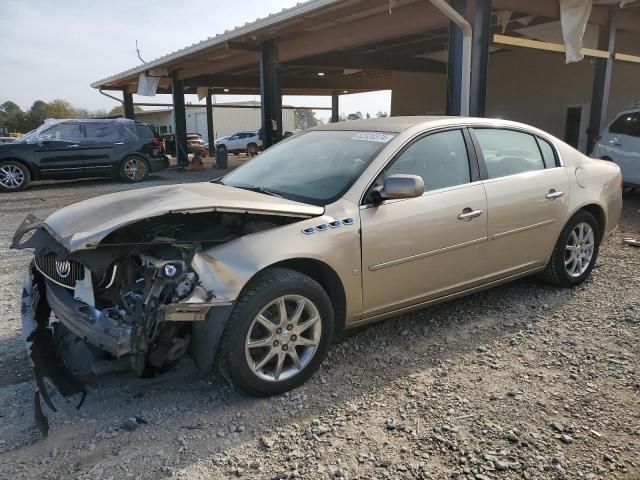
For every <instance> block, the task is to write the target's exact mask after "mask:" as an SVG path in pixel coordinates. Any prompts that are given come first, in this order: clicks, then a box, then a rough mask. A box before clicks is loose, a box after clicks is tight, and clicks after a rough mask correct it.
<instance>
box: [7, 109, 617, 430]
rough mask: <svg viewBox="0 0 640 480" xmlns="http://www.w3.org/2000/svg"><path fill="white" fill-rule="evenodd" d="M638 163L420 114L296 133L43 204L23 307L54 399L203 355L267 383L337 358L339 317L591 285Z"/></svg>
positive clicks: (301, 376) (25, 235)
mask: <svg viewBox="0 0 640 480" xmlns="http://www.w3.org/2000/svg"><path fill="white" fill-rule="evenodd" d="M621 206H622V196H621V176H620V171H619V169H618V167H617V166H616V165H615V164H612V163H610V162H604V161H599V160H593V159H590V158H588V157H586V156H584V155H582V154H581V153H579V152H578V151H576V150H574V149H573V148H571V147H570V146H568V145H566V144H564V143H563V142H561V141H560V140H558V139H556V138H554V137H552V136H550V135H548V134H546V133H545V132H542V131H540V130H537V129H535V128H532V127H528V126H526V125H522V124H517V123H514V122H507V121H497V120H486V119H464V118H447V117H406V118H388V119H376V120H364V121H358V122H343V123H338V124H333V125H328V126H323V127H319V128H317V129H313V130H311V131H308V132H306V133H303V134H300V135H296V136H294V137H291V138H289V139H287V140H285V141H283V142H281V143H280V144H278V145H276V146H275V147H272V148H270V149H269V150H267V151H265V152H264V153H262V154H261V155H259V156H258V157H256V158H255V159H253V160H252V161H250V162H248V163H247V164H246V165H244V166H243V167H241V168H239V169H237V170H236V171H234V172H232V173H230V174H229V175H227V176H226V177H224V178H221V179H217V180H214V181H212V182H205V183H197V184H188V185H173V186H166V187H155V188H147V189H138V190H132V191H127V192H121V193H116V194H112V195H106V196H102V197H97V198H94V199H91V200H87V201H84V202H81V203H78V204H75V205H71V206H69V207H66V208H64V209H62V210H60V211H58V212H56V213H54V214H53V215H51V216H49V217H48V218H47V219H46V220H44V221H41V220H38V219H36V218H34V217H32V216H29V217H27V219H25V221H24V222H23V224H22V225H21V226H20V227H19V229H18V231H17V232H16V235H15V238H14V241H13V244H12V247H13V248H16V249H25V248H30V249H34V251H35V255H34V258H33V261H32V263H31V267H30V271H29V277H28V279H27V281H26V282H25V287H24V292H23V298H22V321H23V328H24V332H25V338H26V339H27V344H28V348H29V353H30V358H31V360H32V362H33V364H34V371H35V377H36V384H37V392H36V397H35V399H36V418H37V420H38V423H39V424H40V425H41V428H42V429H43V431H46V429H47V424H46V418H45V417H44V415H43V414H42V410H41V405H40V401H41V399H42V400H44V401H45V403H47V405H49V407H50V408H55V406H54V405H53V403H52V402H51V399H50V397H49V394H48V391H47V388H48V384H53V386H54V387H56V388H57V389H58V390H59V391H60V393H61V394H62V395H64V396H74V395H77V396H78V402H81V401H82V398H83V395H84V390H83V386H82V383H81V381H82V380H83V379H85V378H87V377H92V376H96V375H100V374H103V373H106V372H122V371H134V372H135V373H136V374H137V375H139V376H150V375H155V374H157V373H161V372H164V371H167V370H168V369H171V368H172V367H174V366H175V365H176V364H177V363H178V362H179V361H180V360H181V359H182V358H183V357H185V358H186V356H191V357H192V358H193V359H194V360H195V363H196V364H197V366H198V367H199V368H200V369H201V370H203V371H206V370H209V369H210V368H211V367H212V365H213V364H214V361H216V360H217V361H219V362H220V364H221V365H222V367H223V368H224V369H225V371H226V372H227V374H228V376H229V378H230V379H231V380H232V381H233V382H234V383H235V384H236V385H237V386H238V387H239V388H241V389H242V390H244V391H246V392H249V393H251V394H255V395H271V394H277V393H281V392H284V391H286V390H289V389H291V388H294V387H295V386H297V385H300V384H301V383H302V382H304V381H305V380H306V379H307V378H308V377H309V376H310V375H311V374H312V373H313V372H314V371H315V370H316V369H317V368H318V367H319V365H320V363H321V362H322V360H323V358H324V356H325V354H326V351H327V348H328V346H329V344H330V342H331V340H332V338H333V336H334V333H335V332H337V331H339V330H342V329H345V328H352V327H354V326H357V325H362V324H364V323H368V322H372V321H376V320H380V319H383V318H386V317H390V316H393V315H396V314H399V313H402V312H406V311H409V310H412V309H418V308H422V307H424V306H426V305H430V304H433V303H435V302H440V301H444V300H447V299H452V298H455V297H459V296H462V295H466V294H469V293H473V292H476V291H478V290H480V289H484V288H488V287H491V286H495V285H499V284H501V283H504V282H507V281H510V280H513V279H516V278H519V277H522V276H525V275H531V274H534V273H541V274H542V276H543V277H544V278H545V279H546V280H548V281H550V282H552V283H554V284H556V285H559V286H565V287H567V286H573V285H577V284H580V283H581V282H583V281H584V280H585V279H586V278H587V277H588V275H589V273H590V272H591V269H592V268H593V266H594V264H595V262H596V258H597V255H598V248H599V245H600V243H601V242H602V241H603V240H604V239H605V238H606V237H607V236H608V235H609V234H610V233H611V232H612V231H613V230H614V229H615V228H616V226H617V223H618V220H619V217H620V211H621Z"/></svg>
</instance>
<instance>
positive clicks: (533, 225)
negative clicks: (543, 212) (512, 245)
mask: <svg viewBox="0 0 640 480" xmlns="http://www.w3.org/2000/svg"><path fill="white" fill-rule="evenodd" d="M552 223H556V220H555V219H551V220H545V221H544V222H540V223H534V224H532V225H527V226H526V227H520V228H514V229H513V230H507V231H506V232H500V233H496V234H495V235H491V237H490V239H491V240H495V239H496V238H502V237H506V236H508V235H513V234H514V233H520V232H526V231H527V230H533V229H534V228H538V227H544V226H545V225H551V224H552Z"/></svg>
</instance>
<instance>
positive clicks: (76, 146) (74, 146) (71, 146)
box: [69, 143, 80, 148]
mask: <svg viewBox="0 0 640 480" xmlns="http://www.w3.org/2000/svg"><path fill="white" fill-rule="evenodd" d="M79 146H80V145H78V144H77V143H75V144H73V145H69V147H70V148H78V147H79Z"/></svg>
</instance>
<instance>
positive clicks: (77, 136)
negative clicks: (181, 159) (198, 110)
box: [0, 119, 169, 192]
mask: <svg viewBox="0 0 640 480" xmlns="http://www.w3.org/2000/svg"><path fill="white" fill-rule="evenodd" d="M168 166H169V162H168V159H167V157H166V156H165V155H164V152H163V151H162V139H161V138H160V137H159V136H158V135H157V134H156V133H155V132H154V131H153V129H152V128H151V127H149V126H148V125H146V124H144V123H140V122H135V121H133V120H124V119H117V120H86V119H82V120H55V121H48V122H46V123H44V124H43V125H42V126H40V127H39V128H38V129H36V130H33V131H32V132H29V133H28V134H26V135H24V136H23V137H20V138H19V139H17V140H16V141H14V142H13V143H9V144H4V145H0V192H9V191H18V190H22V189H24V188H26V187H27V186H28V185H29V183H30V182H31V181H32V180H60V179H70V178H83V177H111V176H114V177H118V178H120V179H122V180H124V181H126V182H141V181H143V180H144V179H145V178H147V176H148V174H149V172H157V171H159V170H162V169H164V168H167V167H168Z"/></svg>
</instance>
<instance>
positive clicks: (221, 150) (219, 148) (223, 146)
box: [216, 145, 227, 152]
mask: <svg viewBox="0 0 640 480" xmlns="http://www.w3.org/2000/svg"><path fill="white" fill-rule="evenodd" d="M216 151H220V152H226V151H227V146H226V145H218V146H216Z"/></svg>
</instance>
